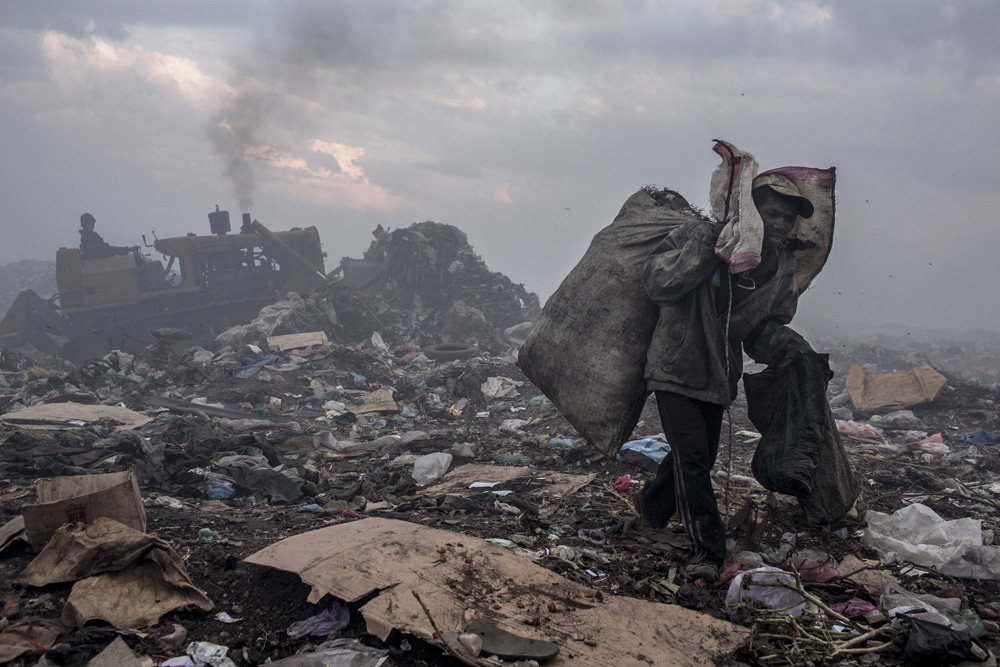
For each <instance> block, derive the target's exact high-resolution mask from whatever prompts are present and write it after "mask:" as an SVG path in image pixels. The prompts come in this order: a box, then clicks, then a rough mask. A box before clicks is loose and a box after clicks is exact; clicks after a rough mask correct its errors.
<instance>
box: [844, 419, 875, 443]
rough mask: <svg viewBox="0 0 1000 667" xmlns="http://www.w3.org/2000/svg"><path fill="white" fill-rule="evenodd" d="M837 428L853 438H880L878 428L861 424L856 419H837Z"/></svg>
mask: <svg viewBox="0 0 1000 667" xmlns="http://www.w3.org/2000/svg"><path fill="white" fill-rule="evenodd" d="M836 422H837V430H838V431H840V432H841V433H843V434H844V435H846V436H850V437H854V438H874V439H876V440H881V439H882V434H881V433H879V431H878V429H877V428H875V427H874V426H872V425H871V424H862V423H860V422H856V421H845V420H843V419H837V420H836Z"/></svg>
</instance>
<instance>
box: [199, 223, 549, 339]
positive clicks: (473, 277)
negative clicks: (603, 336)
mask: <svg viewBox="0 0 1000 667" xmlns="http://www.w3.org/2000/svg"><path fill="white" fill-rule="evenodd" d="M375 236H376V239H375V241H373V242H372V244H371V247H369V248H368V250H366V251H365V253H364V259H363V260H352V259H350V258H345V259H344V261H343V262H342V264H341V268H342V269H343V273H344V275H343V277H339V276H338V279H336V280H334V281H332V282H329V283H327V284H326V285H324V286H322V287H320V288H319V289H317V290H315V291H314V292H313V293H312V294H309V295H304V296H300V295H298V294H294V293H292V294H289V295H288V296H287V298H286V299H283V300H281V301H278V302H276V303H275V304H274V305H273V306H269V307H267V308H265V309H264V310H263V311H261V313H260V315H259V316H258V317H257V318H256V319H255V320H254V321H253V322H252V323H250V324H247V325H242V326H237V327H233V328H232V329H229V330H228V331H226V332H223V333H222V334H221V335H220V336H219V337H218V338H217V341H218V342H219V343H220V344H221V345H234V346H236V345H239V344H241V343H255V344H260V343H261V342H263V340H264V339H265V338H266V337H269V336H274V335H282V334H289V333H299V332H306V331H323V332H324V333H325V334H326V335H327V337H328V339H329V340H330V341H333V342H336V343H340V344H345V345H349V344H352V343H357V342H359V341H362V340H366V339H368V338H369V337H370V336H371V335H372V333H375V332H378V333H379V334H380V336H382V338H383V340H384V341H385V343H386V344H388V345H392V346H394V347H398V346H400V345H411V346H417V347H418V348H423V347H426V346H429V345H435V344H446V345H457V346H463V345H467V346H474V347H476V348H477V349H480V350H483V351H487V352H492V353H500V352H505V351H507V350H509V349H510V347H511V344H512V341H517V340H518V338H517V336H518V334H519V333H521V334H522V335H523V332H524V331H525V329H526V328H529V329H530V323H531V322H532V321H533V320H534V319H535V318H536V317H537V316H538V313H539V310H540V308H539V301H538V296H537V295H536V294H534V293H529V292H527V291H526V290H525V288H524V286H523V285H521V284H516V283H514V282H512V281H511V280H510V278H508V277H507V276H505V275H503V274H501V273H497V272H493V271H490V270H489V268H488V267H487V266H486V264H485V262H483V260H482V258H481V257H479V256H478V255H476V254H475V253H474V252H473V249H472V246H470V245H469V242H468V239H467V237H466V235H465V234H464V233H463V232H462V231H461V230H459V229H458V228H456V227H454V226H452V225H445V224H440V223H436V222H429V221H428V222H419V223H414V224H413V225H410V226H409V227H406V228H403V229H397V230H394V231H392V232H387V231H385V230H383V229H382V228H381V227H379V228H378V229H377V230H376V231H375ZM359 267H363V268H364V271H362V270H361V269H360V268H359ZM512 336H513V338H512ZM455 349H458V348H455Z"/></svg>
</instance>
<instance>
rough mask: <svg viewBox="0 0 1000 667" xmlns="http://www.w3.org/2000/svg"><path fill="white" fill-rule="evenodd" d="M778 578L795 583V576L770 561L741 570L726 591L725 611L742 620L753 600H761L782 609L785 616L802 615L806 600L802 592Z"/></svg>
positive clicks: (772, 607)
mask: <svg viewBox="0 0 1000 667" xmlns="http://www.w3.org/2000/svg"><path fill="white" fill-rule="evenodd" d="M778 581H785V582H787V583H789V584H792V585H794V584H795V576H794V575H792V574H789V573H788V572H785V571H784V570H779V569H778V568H776V567H771V566H770V565H764V566H763V567H756V568H754V569H752V570H747V571H746V572H740V573H739V574H737V575H736V577H735V578H734V579H733V580H732V581H731V582H730V583H729V590H728V591H726V613H727V614H729V618H730V619H731V620H733V621H739V620H740V619H742V618H743V617H744V616H745V615H746V610H747V608H748V607H750V606H751V605H752V604H753V603H755V602H759V603H761V604H764V605H766V606H768V607H770V608H771V609H780V610H782V611H781V612H780V613H781V614H783V615H785V616H801V615H802V611H803V610H804V609H805V605H806V601H805V598H803V597H802V596H801V595H800V594H799V593H797V592H796V591H793V590H791V589H789V588H785V587H783V586H780V585H775V584H776V583H777V582H778Z"/></svg>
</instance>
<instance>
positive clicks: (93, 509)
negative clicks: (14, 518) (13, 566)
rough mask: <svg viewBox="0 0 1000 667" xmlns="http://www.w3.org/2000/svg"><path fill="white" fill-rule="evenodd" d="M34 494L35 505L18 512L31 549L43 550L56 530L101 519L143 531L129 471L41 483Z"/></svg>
mask: <svg viewBox="0 0 1000 667" xmlns="http://www.w3.org/2000/svg"><path fill="white" fill-rule="evenodd" d="M35 491H36V492H37V493H38V502H37V503H36V504H34V505H25V506H24V508H22V510H21V515H22V516H23V517H24V532H25V537H26V538H27V540H28V542H30V543H31V546H32V547H34V548H35V549H40V548H42V547H43V546H45V543H46V542H48V541H49V538H51V537H52V535H53V534H54V533H55V532H56V530H57V529H58V528H59V526H62V525H64V524H67V523H75V522H80V523H87V524H89V523H91V522H93V521H94V519H96V518H98V517H102V516H103V517H107V518H109V519H114V520H115V521H118V522H120V523H123V524H125V525H126V526H128V527H129V528H134V529H135V530H141V531H143V532H145V530H146V510H145V509H144V508H143V506H142V494H141V493H140V491H139V480H138V479H136V476H135V473H134V472H133V471H131V470H128V471H125V472H112V473H107V474H105V475H79V476H75V477H56V478H54V479H41V480H38V483H37V484H36V485H35Z"/></svg>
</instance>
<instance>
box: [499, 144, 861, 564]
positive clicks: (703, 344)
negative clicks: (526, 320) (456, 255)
mask: <svg viewBox="0 0 1000 667" xmlns="http://www.w3.org/2000/svg"><path fill="white" fill-rule="evenodd" d="M714 150H715V152H716V153H718V154H719V155H720V156H722V158H723V162H722V164H721V165H720V166H719V168H718V169H717V170H716V172H715V173H714V174H713V176H712V185H711V205H712V211H711V212H712V217H713V218H714V220H716V221H718V222H713V220H710V219H708V218H706V217H704V215H702V214H701V213H700V212H698V211H697V210H695V209H692V208H691V207H689V206H688V205H687V202H686V201H685V200H684V199H683V197H681V196H680V195H679V194H677V193H676V192H673V191H670V190H663V191H656V190H655V189H652V188H649V187H645V188H643V189H642V190H640V191H639V192H637V193H635V194H634V195H632V196H631V197H630V198H629V199H628V200H627V201H626V202H625V205H624V206H623V207H622V210H621V212H620V213H619V214H618V216H617V217H616V219H615V221H614V222H613V223H612V224H611V225H609V226H608V227H606V228H604V229H603V230H601V231H600V232H599V233H598V234H597V235H596V236H595V237H594V240H593V242H592V243H591V246H590V248H589V249H588V250H587V253H586V254H585V255H584V257H583V258H582V259H581V260H580V262H579V263H578V264H577V266H576V267H575V268H574V269H573V271H572V272H571V273H570V274H569V275H568V276H567V277H566V279H565V280H564V281H563V283H562V284H561V285H560V287H559V289H558V290H557V291H556V293H555V294H553V295H552V297H551V298H550V299H549V300H548V302H547V303H546V304H545V308H544V309H543V311H542V314H541V316H540V317H539V320H538V322H537V323H536V324H535V327H534V329H533V330H532V332H531V334H530V335H529V336H528V339H527V340H526V341H525V344H524V345H523V346H522V347H521V350H520V352H519V356H518V366H519V367H520V368H521V369H522V370H523V371H524V373H525V375H526V376H527V377H528V378H530V379H531V380H532V382H534V383H535V384H536V385H537V386H538V387H539V388H540V389H541V390H542V391H543V392H544V393H545V394H546V396H548V397H549V398H550V399H551V400H552V402H553V403H554V404H555V405H556V407H558V408H559V410H560V411H561V412H562V413H563V415H564V416H565V417H566V418H567V420H569V422H570V423H571V424H572V425H573V426H574V427H575V428H576V429H577V430H578V431H579V432H580V433H581V434H582V435H583V436H584V437H586V438H587V440H588V441H589V442H590V443H591V444H592V445H593V446H594V447H596V448H597V449H599V450H601V451H603V452H604V453H605V454H607V455H608V456H609V457H610V456H614V455H615V454H616V453H617V452H618V449H619V447H620V446H621V445H622V443H624V442H625V441H626V440H627V439H628V438H629V436H630V435H631V434H632V431H633V430H634V428H635V425H636V423H637V422H638V419H639V416H640V413H641V411H642V408H643V406H644V404H645V402H646V398H647V397H648V395H649V393H650V392H653V393H654V394H655V396H656V400H657V406H658V408H659V413H660V417H661V420H662V422H663V429H664V433H665V434H666V436H667V439H668V441H669V443H670V446H671V453H670V454H668V455H667V457H666V458H665V459H664V461H663V463H661V465H660V467H659V469H658V471H657V475H656V478H655V479H654V480H652V481H651V482H648V483H647V484H646V485H645V486H644V487H643V489H642V490H641V491H640V492H638V493H637V494H636V495H635V504H636V508H637V510H638V511H639V513H640V515H641V517H642V519H643V522H644V523H645V524H647V525H648V526H650V527H652V528H662V527H664V526H666V525H667V523H668V522H669V520H670V519H671V518H672V517H673V516H674V515H675V514H676V515H678V517H679V519H680V520H681V522H682V523H683V524H684V528H685V530H686V531H687V532H688V533H689V535H690V537H691V540H692V543H693V550H692V553H691V556H690V558H689V561H688V562H687V564H686V567H685V573H686V574H687V576H688V577H689V578H690V579H704V580H706V581H715V580H716V579H717V578H718V571H719V566H720V565H721V564H722V562H723V560H724V559H725V557H726V550H725V527H724V525H723V522H722V518H721V516H720V513H719V509H718V505H717V501H716V497H715V493H714V491H713V489H712V481H711V470H712V467H713V465H714V463H715V460H716V456H717V454H718V449H719V439H720V433H721V425H722V416H723V413H724V412H725V409H726V407H727V406H728V405H729V404H730V402H731V401H732V399H733V398H734V397H735V396H736V392H737V384H738V381H739V378H740V375H741V373H742V366H743V363H742V360H743V352H744V351H745V352H746V353H747V354H748V355H749V356H750V357H752V358H753V359H755V360H756V361H759V362H762V363H767V364H768V365H769V366H768V373H765V374H759V375H757V376H748V377H753V378H754V380H753V382H751V383H749V384H748V385H745V386H746V387H747V391H748V401H750V403H751V408H755V409H754V410H751V412H752V414H751V417H752V418H754V417H755V416H756V417H757V418H756V419H755V425H756V426H757V428H758V429H759V430H760V431H761V433H762V434H763V435H764V437H763V440H762V446H760V447H758V452H757V454H755V456H754V466H753V468H754V475H755V476H756V477H757V478H758V481H760V482H761V484H762V485H763V486H764V487H765V488H768V489H770V490H772V491H776V492H780V493H791V494H792V495H795V496H796V497H798V498H799V501H800V504H801V505H802V507H803V509H804V511H805V513H806V518H807V520H809V521H811V522H814V523H831V522H834V521H837V520H839V519H840V518H842V517H843V516H844V515H845V514H846V513H847V512H848V510H849V509H850V508H851V506H852V504H853V502H854V500H855V498H856V497H857V487H856V485H855V484H854V482H853V474H852V473H851V471H850V465H849V463H848V461H847V457H846V453H845V452H844V451H843V444H842V443H841V442H840V439H839V435H838V434H837V431H836V428H833V427H831V424H832V417H831V416H830V415H829V407H828V403H827V400H826V395H825V391H826V383H827V382H828V380H829V377H828V375H827V374H826V373H828V366H827V365H826V360H825V358H824V355H817V354H816V353H815V352H813V351H812V349H811V348H810V347H809V345H808V343H806V341H805V340H804V339H803V338H802V336H800V335H799V334H798V333H796V332H795V331H793V330H792V329H790V328H789V327H788V326H787V325H788V323H789V322H790V321H791V319H792V316H793V315H794V314H795V310H796V306H797V301H798V296H799V295H800V294H802V292H804V291H805V289H806V288H807V287H808V286H809V284H810V282H811V281H812V279H813V278H814V277H815V276H816V275H817V274H818V273H819V272H820V270H821V269H822V267H823V265H824V264H825V262H826V259H827V257H828V256H829V252H830V248H831V245H832V240H833V227H834V224H833V223H834V208H835V207H834V202H835V197H834V186H835V182H836V177H835V169H833V168H830V169H813V168H806V167H783V168H780V169H774V170H771V171H768V172H764V173H762V174H758V173H757V162H756V160H755V159H754V157H753V155H751V154H749V153H745V152H742V151H740V150H738V149H736V148H735V147H733V146H732V145H731V144H728V143H726V142H722V141H717V142H716V144H715V147H714ZM776 378H777V379H776ZM750 385H752V389H753V391H752V392H751V386H750ZM751 393H752V394H753V395H750V394H751ZM803 401H806V402H807V403H808V405H809V406H810V410H809V411H807V413H808V415H809V423H808V424H806V423H803V419H804V418H802V417H801V415H799V416H798V417H796V414H797V413H798V412H802V411H801V410H798V409H797V406H800V405H802V403H803ZM802 414H806V413H805V412H803V413H802ZM813 417H817V418H816V419H813ZM782 420H783V421H782ZM758 421H759V422H760V423H759V424H758V423H757V422H758ZM821 468H824V469H823V470H821Z"/></svg>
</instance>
